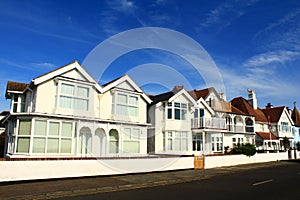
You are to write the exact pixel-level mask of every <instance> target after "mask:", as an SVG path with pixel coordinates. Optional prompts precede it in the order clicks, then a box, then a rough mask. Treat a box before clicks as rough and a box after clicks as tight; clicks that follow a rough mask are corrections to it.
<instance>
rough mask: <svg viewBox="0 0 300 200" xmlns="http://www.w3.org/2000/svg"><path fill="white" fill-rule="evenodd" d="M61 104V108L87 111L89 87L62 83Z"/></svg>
mask: <svg viewBox="0 0 300 200" xmlns="http://www.w3.org/2000/svg"><path fill="white" fill-rule="evenodd" d="M59 106H60V107H61V108H68V109H75V110H86V111H87V110H88V108H89V88H88V87H83V86H78V85H71V84H66V83H62V84H61V89H60V96H59Z"/></svg>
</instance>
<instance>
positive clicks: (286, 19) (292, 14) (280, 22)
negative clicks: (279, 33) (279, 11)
mask: <svg viewBox="0 0 300 200" xmlns="http://www.w3.org/2000/svg"><path fill="white" fill-rule="evenodd" d="M299 14H300V9H297V10H296V11H294V12H290V13H288V14H287V15H285V16H283V17H282V18H280V19H279V20H277V21H275V22H273V23H271V24H269V25H268V26H267V27H265V28H264V29H262V30H260V31H259V32H258V33H256V34H255V35H254V37H253V38H254V40H255V39H257V38H258V37H259V36H260V35H262V34H265V33H268V32H270V31H272V30H274V29H276V28H277V27H280V26H282V25H285V24H286V23H289V22H291V21H293V20H294V19H295V18H296V17H297V16H299Z"/></svg>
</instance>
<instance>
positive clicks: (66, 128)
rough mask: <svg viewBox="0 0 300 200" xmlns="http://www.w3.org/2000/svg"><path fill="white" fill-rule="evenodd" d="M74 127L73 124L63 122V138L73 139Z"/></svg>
mask: <svg viewBox="0 0 300 200" xmlns="http://www.w3.org/2000/svg"><path fill="white" fill-rule="evenodd" d="M72 127H73V124H72V123H71V122H63V123H62V130H61V136H63V137H72Z"/></svg>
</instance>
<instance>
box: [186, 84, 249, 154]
mask: <svg viewBox="0 0 300 200" xmlns="http://www.w3.org/2000/svg"><path fill="white" fill-rule="evenodd" d="M189 93H190V94H191V95H192V96H193V97H194V98H195V99H196V101H197V106H200V107H201V104H202V105H204V103H203V102H205V103H206V105H207V107H208V108H210V109H206V110H205V109H203V108H202V109H203V110H201V109H200V114H199V115H198V114H197V112H195V115H194V121H195V122H200V123H193V121H192V130H193V132H194V133H202V137H201V136H199V134H194V138H195V137H198V138H199V139H200V141H201V140H205V142H204V144H205V148H204V152H203V153H204V154H212V153H224V151H225V150H230V149H232V148H233V147H235V146H237V145H238V144H245V143H251V144H253V143H254V137H255V133H254V116H253V115H251V114H246V113H244V112H242V111H241V110H239V109H238V108H236V107H234V106H233V105H231V102H227V101H226V98H225V95H224V94H218V93H217V92H216V90H215V89H214V88H206V89H203V90H193V91H190V92H189ZM210 110H211V111H210ZM201 113H202V114H201ZM207 114H209V115H207ZM198 138H196V140H199V139H198ZM195 143H197V142H195ZM196 148H198V147H196ZM197 150H198V149H197ZM201 150H202V147H200V153H201Z"/></svg>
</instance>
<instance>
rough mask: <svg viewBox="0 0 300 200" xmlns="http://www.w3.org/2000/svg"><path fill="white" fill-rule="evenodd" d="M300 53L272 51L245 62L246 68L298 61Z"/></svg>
mask: <svg viewBox="0 0 300 200" xmlns="http://www.w3.org/2000/svg"><path fill="white" fill-rule="evenodd" d="M299 56H300V52H294V51H283V50H279V51H270V52H266V53H262V54H259V55H255V56H253V57H251V58H249V59H247V60H246V61H245V62H244V64H243V65H244V66H265V65H268V64H272V63H281V64H284V63H285V62H288V61H292V60H296V59H298V58H299Z"/></svg>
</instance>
